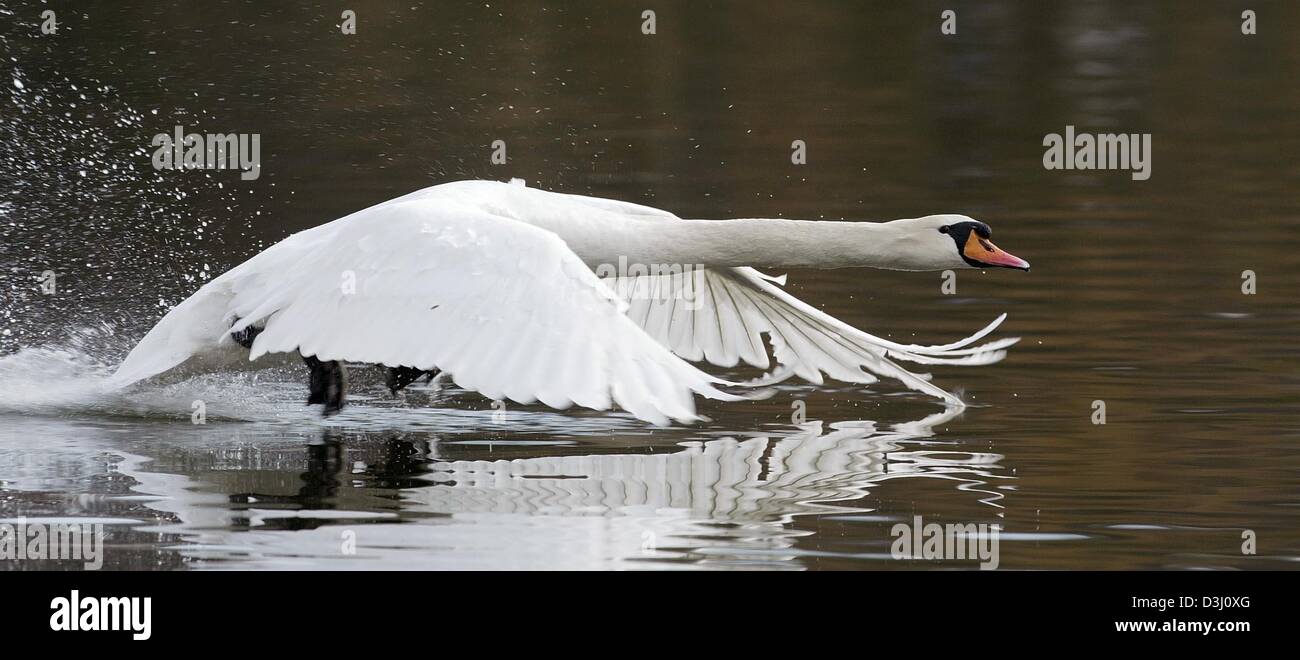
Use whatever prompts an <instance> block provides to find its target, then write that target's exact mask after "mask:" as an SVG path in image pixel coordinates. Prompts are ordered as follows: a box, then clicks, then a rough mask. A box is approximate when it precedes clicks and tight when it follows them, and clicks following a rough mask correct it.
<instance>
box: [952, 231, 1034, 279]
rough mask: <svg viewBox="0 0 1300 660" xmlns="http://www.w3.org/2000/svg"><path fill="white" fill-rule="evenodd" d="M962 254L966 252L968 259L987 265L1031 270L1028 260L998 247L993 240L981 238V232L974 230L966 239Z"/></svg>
mask: <svg viewBox="0 0 1300 660" xmlns="http://www.w3.org/2000/svg"><path fill="white" fill-rule="evenodd" d="M962 254H965V255H966V258H967V259H970V260H971V261H974V262H976V263H980V264H983V265H985V266H996V267H999V268H1019V269H1021V270H1026V271H1027V270H1029V262H1028V261H1025V260H1024V259H1021V258H1020V257H1017V256H1016V255H1014V254H1011V253H1010V252H1005V251H1003V250H1000V249H998V246H996V245H994V244H993V242H992V241H990V240H989V239H987V238H981V237H980V236H979V234H976V233H975V232H973V231H972V232H971V233H970V236H969V237H968V238H967V239H966V246H965V247H964V248H962Z"/></svg>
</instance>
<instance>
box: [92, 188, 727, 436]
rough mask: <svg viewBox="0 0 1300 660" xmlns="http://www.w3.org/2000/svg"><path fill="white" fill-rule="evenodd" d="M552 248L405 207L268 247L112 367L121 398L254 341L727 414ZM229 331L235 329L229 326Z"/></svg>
mask: <svg viewBox="0 0 1300 660" xmlns="http://www.w3.org/2000/svg"><path fill="white" fill-rule="evenodd" d="M624 310H625V306H624V305H623V303H622V302H621V301H619V300H618V299H617V297H616V296H615V295H614V294H613V293H612V292H611V291H610V290H609V289H608V288H607V287H606V286H605V284H604V283H603V282H601V280H600V279H599V278H598V277H596V275H595V274H594V273H592V271H591V270H590V269H589V268H587V266H586V265H584V264H583V263H582V261H581V260H580V259H579V258H578V257H577V256H576V255H575V254H574V253H573V252H572V251H571V250H570V249H569V248H568V247H567V246H566V245H565V243H564V242H563V241H562V240H561V239H560V238H559V237H557V236H556V235H555V234H553V233H551V232H549V231H546V230H544V229H540V228H538V227H534V226H531V225H528V224H525V223H523V222H518V221H514V220H510V219H508V218H504V217H501V216H498V215H494V214H491V213H488V212H485V211H483V210H481V209H479V208H474V207H472V206H470V205H466V204H463V203H460V202H457V201H455V200H449V199H444V198H436V197H433V198H421V197H419V196H408V197H407V198H401V199H398V200H394V201H392V202H387V203H385V204H381V205H379V206H375V207H371V208H369V209H366V210H363V211H360V212H358V213H354V214H352V215H350V216H347V217H345V218H342V219H340V220H337V221H335V222H332V223H329V224H327V225H322V226H321V227H317V228H315V229H311V230H308V231H305V232H301V233H299V234H295V235H293V236H291V237H289V238H287V239H285V240H284V241H282V242H280V243H278V244H276V245H275V246H272V247H271V248H269V249H268V250H266V251H264V252H262V253H261V254H259V255H257V256H256V257H254V258H253V259H250V260H249V261H248V262H245V263H244V264H242V265H240V266H238V267H236V268H234V269H232V270H231V271H229V272H227V273H225V274H223V275H222V276H221V277H219V278H217V279H215V280H213V281H212V282H210V283H208V284H207V285H205V286H204V287H203V288H202V289H200V290H199V291H198V292H197V293H196V294H195V295H194V296H192V297H191V298H190V299H188V300H186V301H185V302H183V303H181V304H180V305H179V306H177V307H176V308H175V309H173V310H172V311H171V312H170V313H169V314H168V315H167V316H166V317H164V318H163V320H162V321H160V322H159V323H158V325H157V326H156V327H155V328H154V329H153V330H152V331H151V332H150V333H149V334H148V335H147V336H146V337H145V338H144V339H143V340H142V341H141V342H140V344H139V345H138V346H137V347H136V348H135V350H133V351H132V352H131V354H130V355H129V356H128V357H127V359H126V360H125V361H124V362H123V364H122V365H121V366H120V367H119V369H118V372H117V374H116V376H115V377H116V379H117V381H118V383H119V384H122V385H125V384H129V383H130V382H134V381H136V380H139V379H142V378H147V377H149V376H152V375H154V374H157V373H160V372H162V371H164V370H166V369H170V368H171V367H173V366H176V365H177V364H180V363H181V362H182V361H184V360H186V359H187V358H189V357H190V356H192V355H194V354H195V353H198V352H201V351H203V350H207V349H209V348H211V347H213V346H216V345H219V344H222V343H225V342H228V341H230V340H229V339H228V335H229V333H230V332H231V331H234V330H239V329H241V328H243V327H246V326H250V325H256V326H264V329H263V331H262V332H261V333H260V334H259V335H258V336H257V338H256V340H255V341H254V343H253V346H252V351H251V353H250V359H255V358H257V357H258V356H260V355H262V354H265V353H270V352H289V351H294V350H297V351H301V352H302V353H303V354H304V355H315V356H317V357H318V358H320V359H323V360H347V361H357V362H374V363H382V364H387V365H405V366H411V367H418V368H422V369H428V368H432V367H435V366H436V367H438V368H440V369H442V370H444V371H448V372H450V373H451V374H452V377H453V379H454V380H455V382H456V384H457V385H459V386H461V387H464V388H466V389H470V390H474V391H477V392H479V393H481V394H483V395H485V396H487V397H490V398H494V399H511V400H513V401H516V402H519V403H533V402H535V401H541V402H542V403H545V404H546V405H549V406H552V407H556V408H566V407H568V406H570V405H571V404H575V403H576V404H578V405H580V406H584V407H587V408H594V409H597V410H604V409H608V408H610V407H611V406H612V405H614V404H617V405H618V406H621V407H622V408H623V409H625V410H627V411H628V412H630V413H632V414H633V415H636V416H637V417H639V418H641V419H645V420H648V421H652V422H655V423H661V424H662V423H666V422H667V421H668V420H669V419H676V420H681V421H690V420H694V419H697V417H696V415H695V402H694V396H693V394H700V395H703V396H706V397H709V398H715V399H723V400H735V399H738V398H740V397H736V396H733V395H730V394H727V393H725V392H722V391H720V390H718V389H716V388H715V385H717V384H720V383H722V381H719V380H717V379H715V378H713V377H712V376H709V375H708V374H706V373H704V372H702V371H700V370H698V369H696V368H695V367H693V366H691V365H690V364H688V363H686V362H684V361H683V360H681V359H680V358H678V357H676V356H674V355H672V354H671V353H670V352H669V351H668V350H666V349H665V348H664V347H663V346H661V345H660V344H659V343H657V342H655V341H654V340H653V339H652V338H651V337H650V336H649V335H647V334H646V333H645V332H643V331H642V330H641V329H640V328H639V327H638V326H637V325H636V324H635V323H633V322H632V321H631V320H630V319H629V318H628V317H627V316H626V315H625V314H624V313H623V312H624ZM236 319H238V322H237V323H235V324H234V325H233V327H232V326H231V324H232V323H234V322H235V320H236Z"/></svg>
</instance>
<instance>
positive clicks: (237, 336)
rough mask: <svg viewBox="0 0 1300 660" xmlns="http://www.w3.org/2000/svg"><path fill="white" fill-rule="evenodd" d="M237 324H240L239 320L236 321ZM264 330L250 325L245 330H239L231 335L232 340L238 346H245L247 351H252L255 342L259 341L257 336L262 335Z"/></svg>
mask: <svg viewBox="0 0 1300 660" xmlns="http://www.w3.org/2000/svg"><path fill="white" fill-rule="evenodd" d="M235 323H239V319H235ZM263 329H264V328H259V327H257V326H252V325H250V326H248V327H247V328H244V329H243V330H237V331H235V332H232V333H230V338H231V339H233V340H235V343H236V344H239V345H240V346H243V347H244V348H247V349H252V348H253V340H254V339H257V336H258V335H260V334H262V330H263Z"/></svg>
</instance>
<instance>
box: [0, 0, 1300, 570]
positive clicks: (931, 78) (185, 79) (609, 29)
mask: <svg viewBox="0 0 1300 660" xmlns="http://www.w3.org/2000/svg"><path fill="white" fill-rule="evenodd" d="M132 4H135V3H102V4H90V5H83V4H80V3H78V4H75V5H72V4H70V5H68V6H67V7H65V8H63V9H60V8H59V7H57V6H56V7H54V9H56V10H57V11H58V12H59V20H60V23H61V25H62V27H61V29H60V32H59V33H58V34H57V35H54V36H42V35H41V34H40V33H39V30H38V29H37V24H38V22H39V15H40V12H41V11H42V10H43V9H44V8H46V5H44V4H40V3H26V4H22V3H20V4H15V3H12V2H0V17H2V18H3V21H0V48H3V53H2V54H3V63H2V64H0V67H2V68H3V69H4V71H3V75H0V89H2V90H3V91H0V107H2V108H3V110H0V141H2V142H0V302H2V303H3V305H2V306H0V519H3V520H6V521H12V520H14V519H17V518H20V517H25V518H26V519H27V520H28V521H30V522H42V521H43V522H52V521H63V520H68V521H75V520H83V519H86V520H93V521H97V522H105V523H111V524H107V525H106V526H105V530H106V534H107V541H106V542H107V550H106V561H105V565H106V566H107V567H110V568H170V569H182V568H206V569H214V568H215V569H221V568H239V567H276V568H399V567H401V568H405V567H422V568H423V567H427V568H645V567H654V568H663V567H678V568H754V567H759V568H777V569H809V568H827V569H829V568H833V569H844V568H857V569H897V568H933V567H961V568H973V567H974V565H975V564H974V563H973V562H971V561H953V562H929V563H923V562H907V561H897V560H894V559H891V558H890V555H889V548H890V542H891V541H892V537H891V535H890V530H891V527H892V526H893V525H894V524H895V523H897V522H910V521H912V519H913V516H917V515H919V516H922V517H923V518H924V520H925V521H926V522H939V523H948V522H955V523H988V524H999V525H1001V527H1002V534H1001V537H1000V538H1001V546H1000V548H1001V560H1000V564H1001V567H1003V568H1011V569H1038V568H1053V569H1062V568H1069V569H1083V568H1088V569H1100V568H1121V569H1131V568H1233V569H1236V568H1291V567H1294V566H1296V563H1295V562H1296V561H1297V560H1298V559H1300V531H1298V529H1297V528H1298V527H1300V526H1298V525H1297V523H1300V453H1298V452H1297V451H1296V447H1297V445H1298V444H1300V370H1298V369H1297V361H1298V358H1300V341H1298V340H1297V337H1296V328H1297V326H1298V325H1300V277H1297V276H1296V273H1297V272H1298V271H1300V250H1298V249H1297V247H1298V246H1297V240H1296V237H1297V230H1298V229H1300V207H1298V205H1297V195H1296V193H1297V191H1298V190H1300V164H1298V163H1297V158H1298V156H1300V86H1298V85H1296V80H1297V74H1300V40H1297V39H1296V38H1295V35H1296V34H1300V5H1296V4H1294V3H1278V4H1273V3H1254V5H1253V6H1254V7H1255V9H1256V11H1257V12H1258V15H1259V16H1260V19H1259V20H1260V28H1259V34H1257V35H1254V36H1244V35H1242V34H1241V32H1240V29H1239V27H1240V22H1241V19H1240V18H1239V13H1240V11H1239V10H1238V9H1235V8H1232V7H1227V6H1224V5H1221V3H1199V4H1198V3H1172V2H1171V3H1151V4H1147V3H1142V5H1141V6H1136V3H1128V2H1087V3H1039V2H1025V3H980V4H979V6H978V7H976V6H970V7H966V6H965V5H966V3H963V7H962V8H961V9H960V10H959V11H960V15H959V31H958V34H957V35H955V36H950V37H944V36H942V35H940V34H939V29H938V24H939V18H938V15H939V12H940V10H941V9H943V8H945V7H942V6H940V5H938V4H933V3H915V4H913V3H892V2H891V3H884V2H881V3H829V2H827V3H797V4H796V3H775V2H772V3H767V2H747V3H655V4H656V5H657V34H655V35H650V36H647V35H643V34H641V31H640V28H641V11H642V10H643V9H644V8H643V7H641V6H640V5H632V4H629V3H609V2H593V3H563V4H562V5H561V6H547V7H543V6H542V5H540V4H533V3H515V2H511V3H498V2H477V3H450V2H439V3H417V2H411V3H370V2H352V3H350V4H349V7H351V8H353V9H355V10H356V12H357V16H358V30H357V34H356V35H355V36H343V35H341V34H339V30H338V28H336V27H335V25H336V24H337V23H338V22H339V18H338V12H339V8H338V7H336V6H335V5H333V4H328V3H327V4H322V5H317V6H305V5H304V6H291V5H290V4H288V3H285V4H283V5H282V6H281V5H279V4H278V3H277V4H274V5H273V3H249V4H243V3H223V2H203V3H184V4H183V5H181V6H178V7H175V8H168V7H163V6H154V5H153V3H149V4H144V3H141V4H140V6H138V7H131V6H128V5H132ZM399 4H400V6H399ZM178 124H179V125H183V126H185V127H186V129H187V130H189V129H193V130H197V131H200V132H226V131H240V132H249V133H253V132H255V133H260V135H261V136H262V138H261V139H262V160H263V164H262V174H261V178H260V179H258V180H256V181H252V182H246V181H241V180H240V179H239V177H238V175H237V174H235V173H232V172H205V173H197V172H172V171H164V172H155V171H154V170H153V169H152V168H151V167H150V163H149V154H150V153H151V152H152V149H151V147H150V140H151V138H152V137H153V135H154V134H156V133H170V132H171V131H172V129H173V127H174V126H176V125H178ZM1066 125H1073V126H1076V127H1079V130H1081V131H1084V130H1086V131H1091V132H1124V133H1151V134H1152V142H1153V156H1152V169H1151V171H1152V176H1151V178H1150V180H1148V181H1134V180H1132V179H1131V178H1130V177H1129V176H1128V174H1127V173H1126V172H1078V171H1075V172H1063V171H1047V170H1045V169H1044V168H1043V167H1042V154H1043V147H1042V140H1043V136H1044V135H1046V134H1048V133H1060V132H1063V131H1064V129H1065V126H1066ZM497 139H501V140H504V141H506V143H507V145H508V153H509V157H510V161H509V163H508V164H507V165H504V166H493V165H492V164H491V163H490V161H489V156H490V153H491V149H490V144H491V143H492V141H493V140H497ZM796 139H800V140H804V141H806V143H807V144H808V164H807V165H804V166H794V165H792V164H791V163H790V158H789V156H790V143H791V141H792V140H796ZM510 177H522V178H524V179H526V180H527V181H528V183H529V185H533V186H537V187H542V188H546V189H552V190H559V191H565V192H578V193H585V194H593V195H600V196H606V197H613V198H618V199H624V200H628V201H634V202H641V203H646V204H651V205H654V206H659V207H662V208H665V209H668V210H671V211H674V212H676V213H678V214H679V215H682V216H684V217H706V218H711V217H777V216H780V217H794V218H813V219H815V218H826V219H838V218H848V219H871V220H887V219H893V218H898V217H913V216H917V215H924V214H929V213H939V212H956V213H965V214H968V215H971V216H974V217H976V218H979V219H982V220H985V221H987V222H988V223H989V224H990V225H992V226H993V227H994V230H995V233H996V239H997V241H998V243H999V245H1001V246H1002V247H1003V248H1006V249H1008V250H1010V251H1011V252H1014V253H1016V254H1017V255H1020V256H1023V257H1025V258H1026V259H1028V260H1029V261H1031V262H1032V263H1033V265H1034V267H1033V271H1032V272H1031V273H1029V274H1025V273H1019V272H1011V271H1000V272H987V273H981V272H978V271H964V272H962V273H960V275H959V277H958V291H957V295H943V294H942V293H941V291H940V275H939V273H892V272H882V271H873V270H843V271H825V272H817V271H807V272H792V273H790V286H789V288H790V290H791V291H792V292H793V293H795V294H796V295H798V296H800V297H801V298H803V299H805V300H806V301H808V302H810V303H812V304H815V305H817V306H820V307H822V308H823V309H825V310H826V311H828V312H830V313H832V314H834V315H836V316H838V317H839V318H841V319H843V320H845V321H847V322H849V323H852V324H853V325H856V326H858V327H861V328H863V329H865V330H867V331H869V332H874V333H876V334H881V335H885V336H891V337H894V338H902V339H906V340H908V341H917V342H921V343H940V342H945V341H950V340H952V339H955V338H958V337H961V336H964V335H966V334H969V333H970V332H972V331H974V330H975V329H977V328H978V327H980V326H982V325H983V324H984V323H987V322H988V321H989V320H991V319H992V318H994V317H995V316H997V315H998V314H999V313H1002V312H1007V313H1009V314H1010V319H1009V320H1008V321H1007V322H1006V324H1005V325H1004V326H1003V328H1002V330H1000V332H1001V333H1002V336H1020V337H1023V340H1022V342H1021V343H1020V344H1019V345H1018V346H1016V347H1015V348H1014V349H1013V350H1012V351H1011V353H1010V356H1009V357H1008V358H1007V359H1006V360H1005V361H1004V362H1002V363H1000V364H997V365H993V366H987V367H978V368H965V369H963V368H957V367H944V368H939V369H937V370H936V372H935V379H936V382H938V383H939V384H940V385H942V386H943V387H945V388H947V389H950V390H955V391H960V392H964V396H965V398H966V399H967V400H968V401H969V402H970V403H971V404H972V406H971V407H970V408H968V409H966V410H965V411H964V412H963V413H961V414H960V415H956V416H948V415H945V414H944V411H943V409H942V407H941V406H939V405H937V404H935V403H934V402H932V401H929V400H927V399H925V398H924V397H920V396H918V395H915V394H913V393H908V392H902V391H900V390H899V389H898V388H897V387H896V386H895V385H894V384H891V383H881V384H879V385H877V386H873V387H870V388H866V387H859V386H845V385H837V384H834V383H830V384H828V385H827V386H825V387H820V388H818V387H813V386H809V385H804V384H801V383H790V384H787V385H783V386H782V387H780V388H779V391H778V392H777V394H776V395H775V396H774V397H772V398H771V399H768V400H766V401H761V402H753V403H745V404H728V405H721V404H716V403H714V402H707V403H705V404H703V411H704V413H705V414H707V415H708V416H710V417H711V418H712V421H711V422H708V423H704V424H700V425H697V426H693V427H683V426H675V427H672V428H655V427H651V426H647V425H645V424H642V423H640V422H638V421H636V420H634V419H632V418H630V417H629V416H627V415H624V414H621V413H595V412H591V411H569V412H554V411H549V410H546V409H544V408H540V407H536V408H530V407H517V406H516V407H514V408H512V409H510V410H507V411H505V414H504V415H501V414H494V411H493V410H492V409H491V408H490V406H489V403H488V402H487V401H485V400H483V399H482V398H480V397H477V396H475V395H473V394H469V393H465V392H461V391H458V390H456V389H455V388H453V387H445V388H443V389H442V390H440V391H432V390H428V389H424V390H417V391H412V392H410V393H409V394H408V395H407V396H406V398H405V399H404V400H401V401H393V400H391V399H390V398H389V397H387V395H386V394H385V393H384V391H383V388H382V386H381V382H380V381H379V380H377V379H371V380H366V378H364V377H362V378H361V379H360V381H359V382H358V383H356V384H355V391H356V395H357V397H356V400H355V401H354V404H353V405H352V406H351V407H350V408H348V409H347V410H346V411H345V413H344V414H342V415H340V416H339V417H337V418H335V419H334V420H331V421H330V422H328V423H323V422H322V421H321V420H320V419H319V418H318V417H316V416H315V414H314V413H313V412H312V411H310V410H307V409H306V408H305V407H304V406H302V405H301V401H302V399H303V397H304V396H305V392H304V381H303V373H302V370H301V368H300V367H296V366H285V367H275V368H269V369H262V370H259V371H250V372H247V373H233V374H229V373H228V374H215V375H212V374H210V375H205V376H196V377H193V378H188V379H184V380H173V381H168V382H164V383H161V384H158V385H153V386H149V387H146V388H142V389H137V390H135V391H132V392H130V393H128V394H126V395H112V394H106V393H104V392H103V391H102V390H101V388H100V387H99V386H98V378H99V376H101V375H102V374H103V373H104V372H105V371H106V370H108V369H111V367H112V366H113V365H115V364H116V361H117V360H118V359H120V357H121V356H122V355H124V354H125V352H126V351H127V350H129V348H130V347H131V345H132V344H133V342H134V341H135V340H136V339H138V338H139V337H140V336H141V335H142V334H143V333H144V332H145V331H146V330H147V329H148V327H150V326H151V325H152V323H153V322H155V321H156V320H157V319H158V318H159V317H160V316H161V314H162V313H163V312H164V311H165V310H166V309H167V308H168V307H169V306H171V305H174V304H175V303H176V302H178V301H179V300H181V299H183V297H184V296H186V295H188V294H189V293H191V292H192V291H193V290H194V289H196V288H197V287H198V286H199V285H200V284H201V282H202V281H203V280H205V279H207V278H210V277H212V276H215V275H216V274H218V273H220V272H222V271H224V270H225V269H227V268H229V267H231V266H233V265H235V264H237V263H239V262H240V261H242V260H244V259H246V258H247V257H249V256H251V255H252V254H254V253H256V252H257V251H258V250H259V249H261V248H263V247H265V246H266V245H269V244H270V243H271V242H274V241H275V240H278V239H280V238H283V237H284V236H286V235H288V234H289V233H291V232H293V231H297V230H300V229H303V228H306V227H311V226H314V225H317V224H320V223H322V222H325V221H328V220H331V219H333V218H336V217H339V216H341V215H344V214H346V213H349V212H351V211H354V210H357V209H360V208H363V207H365V206H368V205H371V204H373V203H376V202H379V201H382V200H385V199H389V198H391V197H395V196H398V195H400V194H403V193H406V192H409V191H411V190H415V189H418V188H421V187H424V186H428V185H432V184H435V183H441V182H445V181H450V180H456V179H461V178H491V179H498V180H501V179H508V178H510ZM47 270H52V271H54V272H55V273H56V274H57V282H58V289H57V293H56V294H55V295H43V294H42V293H41V291H40V289H39V288H38V285H39V281H38V279H37V278H39V277H40V275H41V274H42V273H43V272H45V271H47ZM1245 270H1251V271H1253V272H1254V273H1255V276H1256V277H1257V282H1258V292H1257V294H1255V295H1243V293H1242V289H1241V287H1242V273H1243V271H1245ZM194 400H203V401H204V402H205V403H206V407H207V414H208V420H207V423H206V424H204V425H195V424H192V423H191V413H192V409H191V403H192V401H194ZM799 401H802V402H803V403H802V404H796V402H799ZM1094 401H1104V402H1105V405H1106V413H1107V419H1106V422H1107V423H1106V424H1104V425H1099V424H1094V423H1093V419H1092V414H1093V406H1094ZM796 405H802V406H803V407H804V408H805V409H806V412H805V415H806V423H804V424H803V425H796V424H795V423H794V422H795V421H796V420H795V419H794V418H793V414H794V413H795V412H796V410H795V406H796ZM1243 530H1252V531H1253V532H1254V534H1255V535H1256V537H1257V539H1258V554H1256V555H1253V556H1252V555H1243V553H1242V533H1243ZM349 542H351V543H353V544H354V545H355V548H356V551H355V553H350V552H348V546H347V544H348V543H349ZM0 566H3V568H5V569H15V568H17V569H25V568H41V567H50V566H62V565H61V564H45V563H41V562H30V561H29V562H5V563H3V564H0Z"/></svg>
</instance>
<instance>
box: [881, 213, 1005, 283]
mask: <svg viewBox="0 0 1300 660" xmlns="http://www.w3.org/2000/svg"><path fill="white" fill-rule="evenodd" d="M889 224H891V225H893V224H898V225H900V227H899V228H900V229H902V230H903V237H904V238H903V241H902V243H903V246H902V248H901V249H903V250H905V251H906V252H908V253H909V254H908V255H907V257H908V260H909V261H915V262H916V263H917V265H921V264H924V265H925V270H946V269H949V268H1018V269H1020V270H1029V262H1028V261H1025V260H1024V259H1021V258H1020V257H1017V256H1015V255H1014V254H1011V253H1010V252H1006V251H1004V250H1002V249H1001V248H999V247H998V246H996V245H994V244H993V241H992V240H990V239H991V238H992V236H993V230H992V229H990V228H989V226H988V225H986V224H984V223H982V222H980V221H979V220H975V219H973V218H969V217H967V216H964V215H955V214H942V215H928V216H925V217H924V218H912V219H908V220H895V221H894V222H891V223H889Z"/></svg>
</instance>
